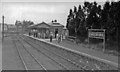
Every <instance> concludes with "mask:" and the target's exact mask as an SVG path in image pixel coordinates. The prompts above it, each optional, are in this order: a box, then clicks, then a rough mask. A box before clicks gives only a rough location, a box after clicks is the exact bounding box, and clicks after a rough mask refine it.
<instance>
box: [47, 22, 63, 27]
mask: <svg viewBox="0 0 120 72" xmlns="http://www.w3.org/2000/svg"><path fill="white" fill-rule="evenodd" d="M48 24H49V25H50V26H63V25H62V24H60V23H57V22H50V23H48Z"/></svg>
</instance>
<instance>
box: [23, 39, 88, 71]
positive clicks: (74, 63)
mask: <svg viewBox="0 0 120 72" xmlns="http://www.w3.org/2000/svg"><path fill="white" fill-rule="evenodd" d="M24 41H26V40H25V39H24ZM31 42H32V41H31ZM32 43H34V42H32ZM29 44H30V43H29ZM34 44H36V45H39V44H37V43H34ZM30 45H31V44H30ZM39 46H40V47H42V48H43V49H45V50H47V49H46V48H45V47H43V46H41V45H39ZM34 48H36V47H34ZM36 49H37V48H36ZM37 50H39V49H37ZM39 51H40V50H39ZM47 51H48V52H51V53H52V54H54V55H56V56H59V57H61V58H62V59H64V60H66V61H68V62H70V63H71V64H73V65H75V66H76V67H80V68H81V69H82V70H87V69H85V67H82V66H81V65H79V64H77V63H76V62H73V61H71V60H70V59H67V58H65V57H62V56H60V55H58V54H55V53H53V52H52V51H49V50H47Z"/></svg>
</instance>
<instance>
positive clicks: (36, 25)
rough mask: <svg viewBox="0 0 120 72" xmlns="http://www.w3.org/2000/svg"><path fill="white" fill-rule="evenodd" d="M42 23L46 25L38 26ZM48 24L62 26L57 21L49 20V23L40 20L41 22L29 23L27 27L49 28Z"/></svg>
mask: <svg viewBox="0 0 120 72" xmlns="http://www.w3.org/2000/svg"><path fill="white" fill-rule="evenodd" d="M42 24H45V25H47V26H40V25H42ZM38 26H39V27H38ZM49 26H63V25H62V24H60V23H57V22H50V23H45V22H41V23H38V24H33V25H30V26H29V28H49ZM63 27H64V26H63Z"/></svg>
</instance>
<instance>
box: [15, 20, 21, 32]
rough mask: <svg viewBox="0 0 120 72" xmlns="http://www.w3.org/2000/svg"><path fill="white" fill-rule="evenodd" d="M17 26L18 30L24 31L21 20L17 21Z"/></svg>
mask: <svg viewBox="0 0 120 72" xmlns="http://www.w3.org/2000/svg"><path fill="white" fill-rule="evenodd" d="M15 26H16V32H18V33H22V23H21V22H20V21H16V23H15Z"/></svg>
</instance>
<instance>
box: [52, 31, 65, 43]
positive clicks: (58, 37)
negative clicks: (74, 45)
mask: <svg viewBox="0 0 120 72" xmlns="http://www.w3.org/2000/svg"><path fill="white" fill-rule="evenodd" d="M62 37H63V36H62V34H61V35H59V34H56V40H57V41H58V43H60V42H61V41H62ZM52 38H53V33H52V32H51V33H50V42H52Z"/></svg>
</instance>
